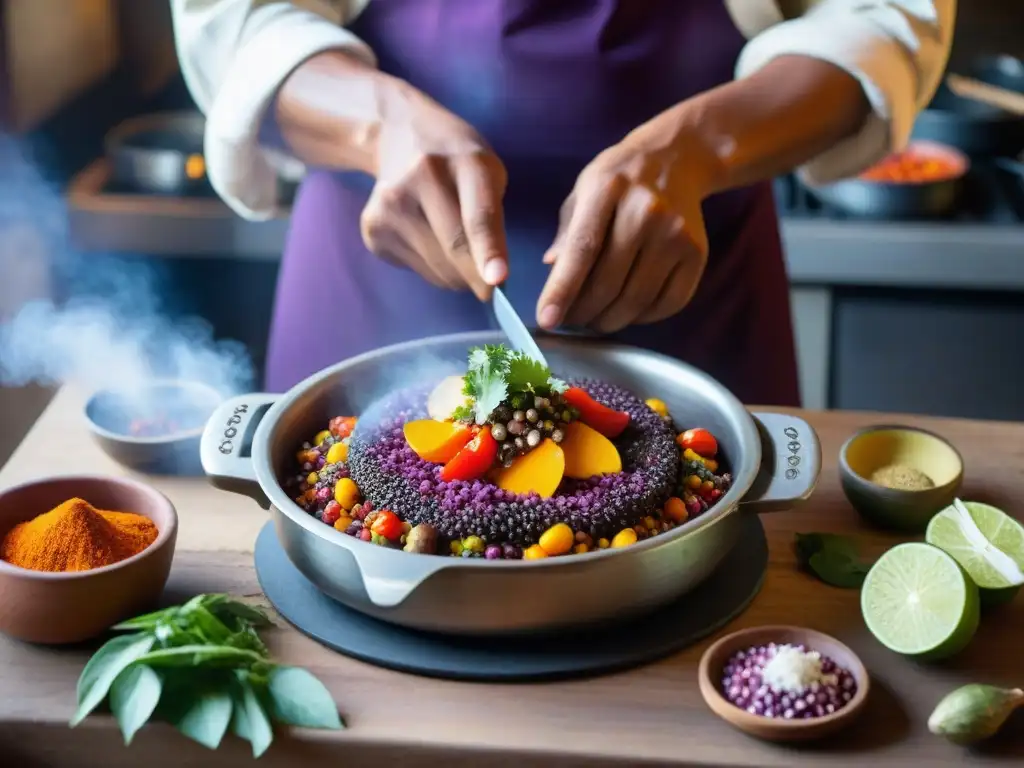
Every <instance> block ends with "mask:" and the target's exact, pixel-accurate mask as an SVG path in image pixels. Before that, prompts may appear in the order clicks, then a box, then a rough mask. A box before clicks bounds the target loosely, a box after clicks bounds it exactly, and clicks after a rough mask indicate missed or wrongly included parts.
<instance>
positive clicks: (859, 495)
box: [839, 424, 964, 533]
mask: <svg viewBox="0 0 1024 768" xmlns="http://www.w3.org/2000/svg"><path fill="white" fill-rule="evenodd" d="M887 464H903V465H905V466H909V467H913V468H914V469H917V470H919V471H921V472H924V473H925V474H926V475H928V476H929V477H930V478H931V479H932V482H934V483H935V487H934V488H926V489H924V490H920V491H905V490H899V489H895V488H886V487H885V486H882V485H878V484H877V483H874V482H872V481H871V475H872V474H873V473H874V472H875V470H877V469H880V468H881V467H884V466H886V465H887ZM963 476H964V462H963V458H961V456H960V454H959V453H958V452H957V450H956V448H954V447H953V445H952V444H951V443H950V442H949V441H948V440H946V439H945V438H942V437H940V436H939V435H936V434H934V433H933V432H928V431H927V430H924V429H919V428H917V427H906V426H899V425H888V424H883V425H879V426H874V427H867V428H865V429H862V430H860V431H859V432H857V433H856V434H854V435H853V437H851V438H850V439H849V440H847V441H846V443H845V444H844V445H843V447H842V448H841V449H840V451H839V480H840V483H841V484H842V486H843V492H844V493H845V494H846V498H847V499H849V501H850V503H851V504H852V505H853V507H854V509H856V510H857V511H858V512H859V513H860V514H861V516H862V517H864V518H865V519H866V520H868V521H869V522H871V523H874V524H875V525H878V526H881V527H884V528H891V529H894V530H898V531H904V532H907V533H922V532H923V531H924V530H925V529H926V528H927V527H928V521H929V520H931V519H932V517H933V516H934V515H935V513H936V512H939V511H940V510H942V509H945V508H946V507H948V506H949V505H950V504H952V503H953V499H954V497H955V496H956V493H957V490H958V489H959V488H960V483H961V481H962V480H963Z"/></svg>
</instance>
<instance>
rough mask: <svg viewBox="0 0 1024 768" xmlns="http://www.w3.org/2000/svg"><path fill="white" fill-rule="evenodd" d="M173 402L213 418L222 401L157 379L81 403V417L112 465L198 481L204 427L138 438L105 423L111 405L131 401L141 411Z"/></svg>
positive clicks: (205, 390) (206, 391)
mask: <svg viewBox="0 0 1024 768" xmlns="http://www.w3.org/2000/svg"><path fill="white" fill-rule="evenodd" d="M175 399H177V400H179V401H185V400H187V401H188V402H189V404H194V405H195V407H196V410H197V411H200V410H201V411H202V412H204V413H206V414H212V413H213V412H214V411H215V410H216V408H217V406H218V405H220V403H221V402H222V401H223V400H224V396H223V395H222V394H221V393H220V392H218V391H217V390H216V389H214V388H213V387H210V386H208V385H206V384H203V383H201V382H198V381H184V380H177V379H155V380H153V381H152V382H151V383H150V384H149V385H147V386H145V387H141V388H139V389H137V390H133V391H124V392H119V391H114V390H100V391H98V392H96V393H94V394H93V395H92V396H91V397H89V399H88V400H87V401H86V403H85V407H84V408H83V416H84V417H85V422H86V425H87V426H88V428H89V432H90V433H91V434H92V436H93V439H94V440H95V441H96V443H97V444H98V445H99V446H100V448H101V449H103V452H104V453H106V454H107V455H108V456H110V457H111V458H112V459H114V461H116V462H118V463H120V464H123V465H124V466H126V467H129V468H131V469H137V470H140V471H144V472H149V473H153V474H159V475H185V476H192V475H195V476H201V475H202V474H203V467H202V464H201V463H200V460H199V445H200V439H201V437H202V434H203V431H204V430H203V427H193V428H191V429H182V430H179V431H176V432H174V433H172V434H169V435H160V436H153V437H136V436H134V435H130V434H125V433H123V432H119V431H117V430H116V428H114V427H113V425H112V424H110V423H109V420H110V410H111V406H110V404H111V403H116V402H117V401H122V402H132V401H134V402H135V403H138V404H139V405H140V406H141V407H144V408H148V407H154V408H155V409H159V408H160V407H162V406H169V405H170V404H171V402H172V401H173V400H175ZM122 415H123V414H122Z"/></svg>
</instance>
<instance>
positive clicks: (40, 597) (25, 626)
mask: <svg viewBox="0 0 1024 768" xmlns="http://www.w3.org/2000/svg"><path fill="white" fill-rule="evenodd" d="M75 497H78V498H82V499H85V500H86V501H87V502H89V503H90V504H92V505H93V506H94V507H96V508H98V509H106V510H112V511H115V512H136V513H138V514H141V515H145V516H146V517H148V518H149V519H150V520H152V521H153V522H154V523H155V524H156V527H157V530H158V531H159V533H158V535H157V538H156V541H154V542H153V543H152V544H151V545H150V546H149V547H147V548H146V549H145V550H143V551H142V552H140V553H139V554H137V555H135V556H133V557H129V558H128V559H126V560H122V561H121V562H119V563H114V564H113V565H108V566H106V567H103V568H95V569H93V570H90V571H77V572H73V573H47V572H43V571H33V570H28V569H25V568H19V567H17V566H14V565H11V564H10V563H7V562H4V561H2V560H0V632H3V633H4V634H6V635H10V636H11V637H14V638H17V639H18V640H24V641H26V642H31V643H43V644H48V645H56V644H62V643H75V642H80V641H83V640H88V639H91V638H94V637H96V636H98V635H100V634H102V633H103V632H104V631H105V630H106V629H108V628H109V627H110V626H111V625H113V624H116V623H117V622H119V621H122V620H123V619H126V618H129V617H131V616H135V615H138V614H140V613H144V612H146V611H147V610H148V609H150V608H151V607H152V606H154V605H155V604H156V602H157V600H158V599H159V597H160V595H161V593H162V592H163V588H164V584H165V583H166V582H167V577H168V575H169V574H170V571H171V558H172V557H173V556H174V543H175V539H176V538H177V535H178V516H177V513H176V512H175V511H174V507H173V505H172V504H171V502H170V501H168V499H167V498H166V497H165V496H164V495H163V494H161V493H160V492H159V491H156V490H155V489H153V488H150V487H149V486H148V485H145V484H143V483H140V482H137V481H135V480H129V479H127V478H118V477H99V476H68V477H55V478H50V479H46V480H38V481H35V482H31V483H26V484H24V485H19V486H15V487H14V488H8V489H6V490H4V491H0V539H2V537H4V536H6V535H7V532H8V531H10V529H11V528H13V527H14V526H15V525H17V524H18V523H21V522H24V521H26V520H31V519H32V518H34V517H36V516H37V515H40V514H42V513H43V512H48V511H49V510H51V509H53V508H54V507H56V506H57V505H59V504H61V503H62V502H64V501H67V500H68V499H72V498H75Z"/></svg>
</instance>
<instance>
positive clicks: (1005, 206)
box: [774, 161, 1024, 224]
mask: <svg viewBox="0 0 1024 768" xmlns="http://www.w3.org/2000/svg"><path fill="white" fill-rule="evenodd" d="M966 182H967V183H966V189H965V191H964V194H963V198H962V202H961V206H960V208H959V209H958V210H957V211H956V212H955V213H954V214H953V215H951V216H948V217H946V218H945V219H938V220H937V219H935V218H931V219H919V220H917V221H918V222H927V221H945V222H947V223H948V222H952V223H963V224H1022V223H1024V163H1015V162H1014V161H1002V162H1000V161H989V162H979V161H975V163H974V164H973V165H972V166H971V170H970V172H969V173H968V174H967V179H966ZM774 187H775V199H776V203H777V205H778V207H779V213H780V214H781V215H783V216H786V217H787V218H791V219H828V220H831V219H834V220H837V221H840V220H857V217H856V216H851V215H849V214H847V213H845V212H843V211H841V210H838V209H836V208H834V207H832V206H830V205H827V204H825V203H823V202H822V201H821V200H819V199H818V198H817V196H815V194H814V192H812V191H810V190H808V189H807V188H806V187H805V186H804V185H803V184H801V183H800V182H799V181H797V179H796V177H795V176H793V175H789V176H783V177H780V178H778V179H776V180H775V182H774ZM901 221H906V220H905V219H903V220H901Z"/></svg>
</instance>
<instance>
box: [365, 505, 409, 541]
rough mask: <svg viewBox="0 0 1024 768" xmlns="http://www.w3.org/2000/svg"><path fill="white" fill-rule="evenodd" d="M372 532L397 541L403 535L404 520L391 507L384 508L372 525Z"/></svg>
mask: <svg viewBox="0 0 1024 768" xmlns="http://www.w3.org/2000/svg"><path fill="white" fill-rule="evenodd" d="M370 532H371V533H375V534H377V535H378V536H383V537H384V538H385V539H388V540H389V541H397V540H398V539H400V538H401V537H402V521H401V520H400V519H399V518H398V515H396V514H395V513H394V512H392V511H391V510H390V509H382V510H381V511H380V512H378V513H377V517H376V518H375V519H374V521H373V524H372V525H371V526H370Z"/></svg>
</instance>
